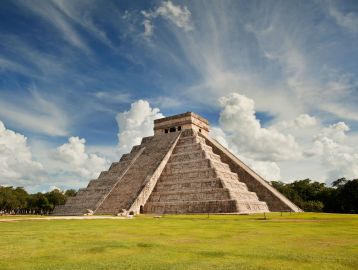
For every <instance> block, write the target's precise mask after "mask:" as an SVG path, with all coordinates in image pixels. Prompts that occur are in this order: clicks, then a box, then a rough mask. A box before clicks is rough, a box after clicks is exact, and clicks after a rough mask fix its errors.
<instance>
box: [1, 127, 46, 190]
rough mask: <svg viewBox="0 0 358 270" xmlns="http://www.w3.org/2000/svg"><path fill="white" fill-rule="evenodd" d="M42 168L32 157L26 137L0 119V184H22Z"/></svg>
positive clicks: (32, 177)
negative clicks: (7, 126)
mask: <svg viewBox="0 0 358 270" xmlns="http://www.w3.org/2000/svg"><path fill="white" fill-rule="evenodd" d="M42 169H43V167H42V165H41V163H39V162H37V161H35V160H34V159H33V157H32V154H31V151H30V148H29V146H28V145H27V138H26V137H25V136H24V135H22V134H19V133H16V132H14V131H12V130H10V129H7V128H6V127H5V125H4V124H3V122H1V121H0V184H2V185H5V184H7V185H10V184H11V185H19V186H23V185H25V184H26V183H27V182H29V180H30V179H32V180H33V179H34V178H36V177H35V176H36V175H37V173H39V172H41V171H42Z"/></svg>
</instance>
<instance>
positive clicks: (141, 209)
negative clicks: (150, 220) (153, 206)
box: [139, 205, 144, 214]
mask: <svg viewBox="0 0 358 270" xmlns="http://www.w3.org/2000/svg"><path fill="white" fill-rule="evenodd" d="M143 212H144V210H143V205H141V206H140V207H139V214H143Z"/></svg>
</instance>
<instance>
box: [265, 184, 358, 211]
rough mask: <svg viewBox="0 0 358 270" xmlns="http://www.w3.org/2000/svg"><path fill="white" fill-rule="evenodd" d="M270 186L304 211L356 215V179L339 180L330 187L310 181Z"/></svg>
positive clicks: (357, 191) (357, 199)
mask: <svg viewBox="0 0 358 270" xmlns="http://www.w3.org/2000/svg"><path fill="white" fill-rule="evenodd" d="M271 184H272V186H273V187H275V188H276V189H277V190H278V191H280V192H281V193H282V194H283V195H285V196H286V197H287V198H288V199H290V200H291V201H292V202H293V203H295V204H296V205H297V206H298V207H300V208H301V209H302V210H304V211H307V212H327V213H352V214H353V213H355V214H358V179H353V180H347V179H345V178H340V179H338V180H336V181H334V182H333V183H332V186H330V187H329V186H326V185H325V184H324V183H320V182H315V181H312V180H310V179H304V180H298V181H294V182H292V183H289V184H285V183H282V182H278V181H272V182H271Z"/></svg>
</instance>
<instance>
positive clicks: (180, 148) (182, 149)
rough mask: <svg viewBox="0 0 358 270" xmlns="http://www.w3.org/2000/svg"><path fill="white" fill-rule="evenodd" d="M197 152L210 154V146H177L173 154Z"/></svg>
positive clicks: (201, 144)
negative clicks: (201, 151)
mask: <svg viewBox="0 0 358 270" xmlns="http://www.w3.org/2000/svg"><path fill="white" fill-rule="evenodd" d="M198 150H205V151H208V152H212V148H211V146H208V145H206V144H203V143H193V144H185V145H177V146H176V147H175V149H174V151H173V154H179V153H186V152H193V151H198Z"/></svg>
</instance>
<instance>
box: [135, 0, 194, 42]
mask: <svg viewBox="0 0 358 270" xmlns="http://www.w3.org/2000/svg"><path fill="white" fill-rule="evenodd" d="M142 14H143V16H144V17H145V20H144V21H143V25H144V36H146V37H149V36H151V35H152V34H153V30H154V29H153V28H154V26H153V23H152V20H153V19H155V18H157V17H163V18H164V19H166V20H168V21H170V22H172V23H173V24H174V25H176V26H177V27H179V28H182V29H184V30H185V31H190V30H192V29H193V26H192V22H191V12H190V11H189V9H188V8H187V7H186V6H180V5H175V4H173V3H172V2H171V1H164V2H162V3H161V4H160V6H159V7H157V8H156V9H155V10H154V11H142Z"/></svg>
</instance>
